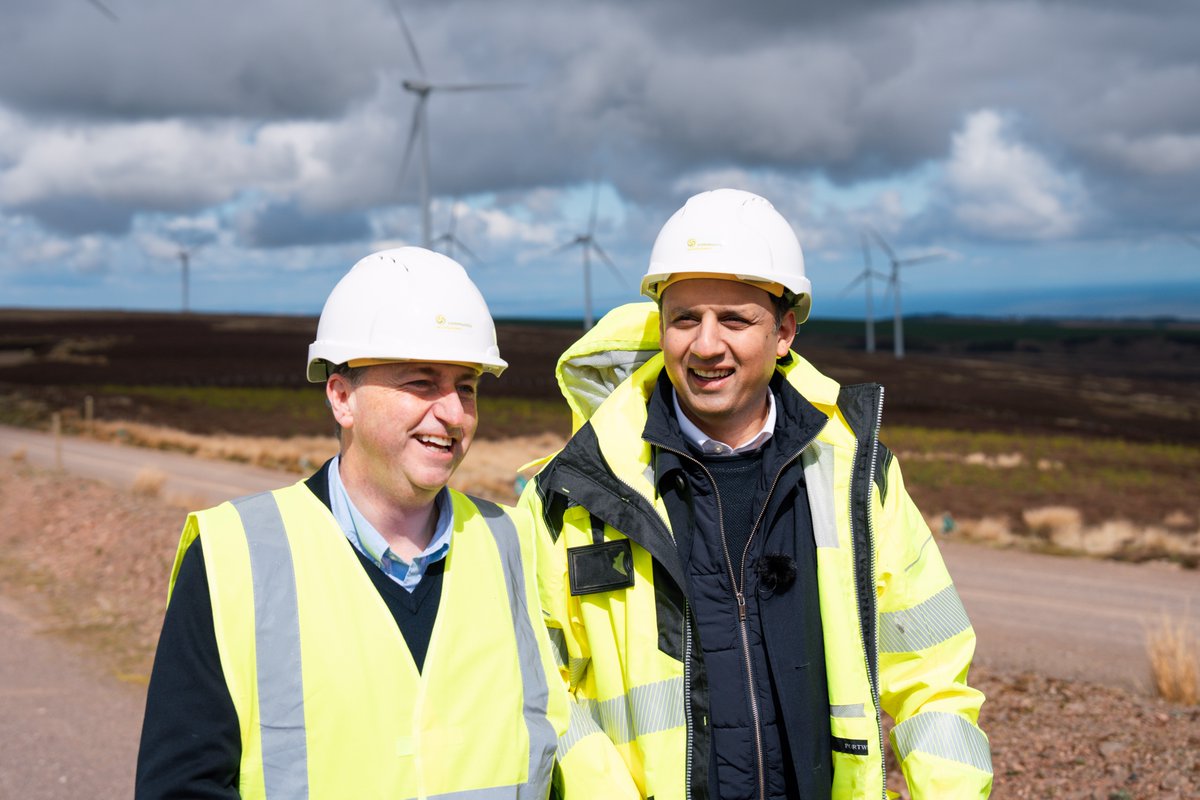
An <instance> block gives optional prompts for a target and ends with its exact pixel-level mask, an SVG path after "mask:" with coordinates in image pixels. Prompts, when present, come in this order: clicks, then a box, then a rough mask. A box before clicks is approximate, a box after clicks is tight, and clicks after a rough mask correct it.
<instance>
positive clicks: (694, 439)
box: [671, 388, 775, 456]
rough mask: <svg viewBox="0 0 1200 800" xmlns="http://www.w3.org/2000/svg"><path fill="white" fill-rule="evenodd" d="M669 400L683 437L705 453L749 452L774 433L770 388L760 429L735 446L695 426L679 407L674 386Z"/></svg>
mask: <svg viewBox="0 0 1200 800" xmlns="http://www.w3.org/2000/svg"><path fill="white" fill-rule="evenodd" d="M671 402H672V403H674V404H675V419H677V420H678V421H679V431H680V433H682V434H683V438H685V439H687V440H688V441H689V442H691V443H692V444H694V445H696V447H698V448H700V452H702V453H705V454H706V455H713V456H735V455H738V454H740V453H751V452H754V451H755V450H757V449H759V448H760V447H762V446H763V445H764V444H766V443H767V440H768V439H770V438H771V437H772V436H774V435H775V393H774V392H772V391H771V390H770V389H768V390H767V420H766V422H764V423H763V426H762V429H761V430H759V432H758V433H757V434H755V435H754V436H752V437H750V438H749V439H747V440H746V441H744V442H742V443H741V444H739V445H737V446H736V447H734V446H733V445H730V444H726V443H725V442H722V441H719V440H717V439H713V438H712V437H710V436H709V435H708V434H706V433H705V432H704V431H702V430H700V429H699V428H698V427H696V424H695V423H694V422H692V421H691V420H690V419H688V418H687V414H684V413H683V409H682V408H680V406H679V393H678V392H676V391H675V389H674V388H672V389H671Z"/></svg>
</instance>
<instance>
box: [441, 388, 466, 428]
mask: <svg viewBox="0 0 1200 800" xmlns="http://www.w3.org/2000/svg"><path fill="white" fill-rule="evenodd" d="M433 413H434V415H435V416H436V417H437V418H438V420H440V421H441V422H442V424H444V425H447V426H449V427H455V428H457V427H461V426H462V424H463V421H464V420H465V419H466V416H467V410H466V408H465V407H464V406H463V400H462V396H461V395H459V393H458V391H457V389H451V390H450V391H448V392H445V393H443V394H442V396H441V397H439V398H438V399H437V401H436V402H435V403H434V404H433Z"/></svg>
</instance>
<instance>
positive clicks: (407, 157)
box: [397, 97, 425, 186]
mask: <svg viewBox="0 0 1200 800" xmlns="http://www.w3.org/2000/svg"><path fill="white" fill-rule="evenodd" d="M424 102H425V98H424V97H419V98H417V104H416V106H414V107H413V116H412V124H411V125H410V126H409V127H408V144H406V145H404V159H403V160H402V161H401V162H400V179H399V181H397V185H398V186H403V185H404V179H405V178H407V177H408V164H409V162H410V161H412V154H413V148H414V147H416V145H417V135H418V134H419V133H420V130H421V106H422V104H424Z"/></svg>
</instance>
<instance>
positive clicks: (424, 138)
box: [390, 0, 521, 247]
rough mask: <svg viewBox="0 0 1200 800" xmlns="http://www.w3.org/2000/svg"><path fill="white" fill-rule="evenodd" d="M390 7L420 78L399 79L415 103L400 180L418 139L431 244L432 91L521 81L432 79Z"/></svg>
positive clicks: (396, 6)
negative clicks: (490, 81)
mask: <svg viewBox="0 0 1200 800" xmlns="http://www.w3.org/2000/svg"><path fill="white" fill-rule="evenodd" d="M390 4H391V7H392V11H393V12H395V14H396V20H397V21H398V22H399V23H400V29H401V30H402V31H403V32H404V41H405V42H407V43H408V49H409V52H410V53H412V58H413V63H414V64H416V67H417V72H418V73H419V74H420V78H419V79H417V80H413V79H406V80H404V81H403V82H401V86H403V87H404V90H405V91H407V92H412V93H413V94H414V95H415V96H416V99H417V103H416V106H414V107H413V116H412V124H411V125H410V126H409V130H408V143H407V144H406V145H405V147H404V160H403V161H402V162H401V164H400V183H401V184H403V183H404V179H405V177H407V174H408V163H409V161H410V160H411V159H412V154H413V149H414V148H415V147H416V146H417V140H418V139H419V140H420V146H421V175H420V181H421V183H420V191H421V243H422V244H423V245H424V246H425V247H431V246H432V244H433V242H432V240H431V238H430V236H431V234H430V228H431V224H430V210H429V203H430V194H431V185H430V180H431V179H430V173H429V115H428V109H427V107H426V106H427V104H428V103H429V96H430V95H431V94H433V92H435V91H439V92H475V91H490V90H495V89H515V88H517V87H519V86H520V85H521V84H519V83H434V82H432V81H430V80H429V78H428V76H427V75H426V73H425V65H424V63H422V61H421V54H420V52H418V51H417V43H416V41H415V40H414V39H413V36H412V32H411V31H410V30H409V29H408V23H407V22H405V20H404V14H403V12H402V11H401V10H400V2H399V0H390Z"/></svg>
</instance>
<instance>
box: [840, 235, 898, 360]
mask: <svg viewBox="0 0 1200 800" xmlns="http://www.w3.org/2000/svg"><path fill="white" fill-rule="evenodd" d="M860 237H861V241H862V254H863V271H862V272H860V273H858V275H857V276H856V277H855V278H854V280H852V281H850V283H848V284H846V288H845V289H842V294H843V295H845V294H847V293H849V291H850V290H851V289H853V288H854V287H855V286H858V285H859V284H860V283H863V284H866V287H867V352H868V353H874V352H875V303H874V297H873V294H872V292H871V279H872V278H879V279H880V280H883V281H886V280H887V279H888V276H887V275H884V274H883V273H882V272H880V271H879V270H877V269H875V268H874V267H872V266H871V246H870V244H869V243H868V242H867V235H866V234H865V233H863V234H860Z"/></svg>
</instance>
